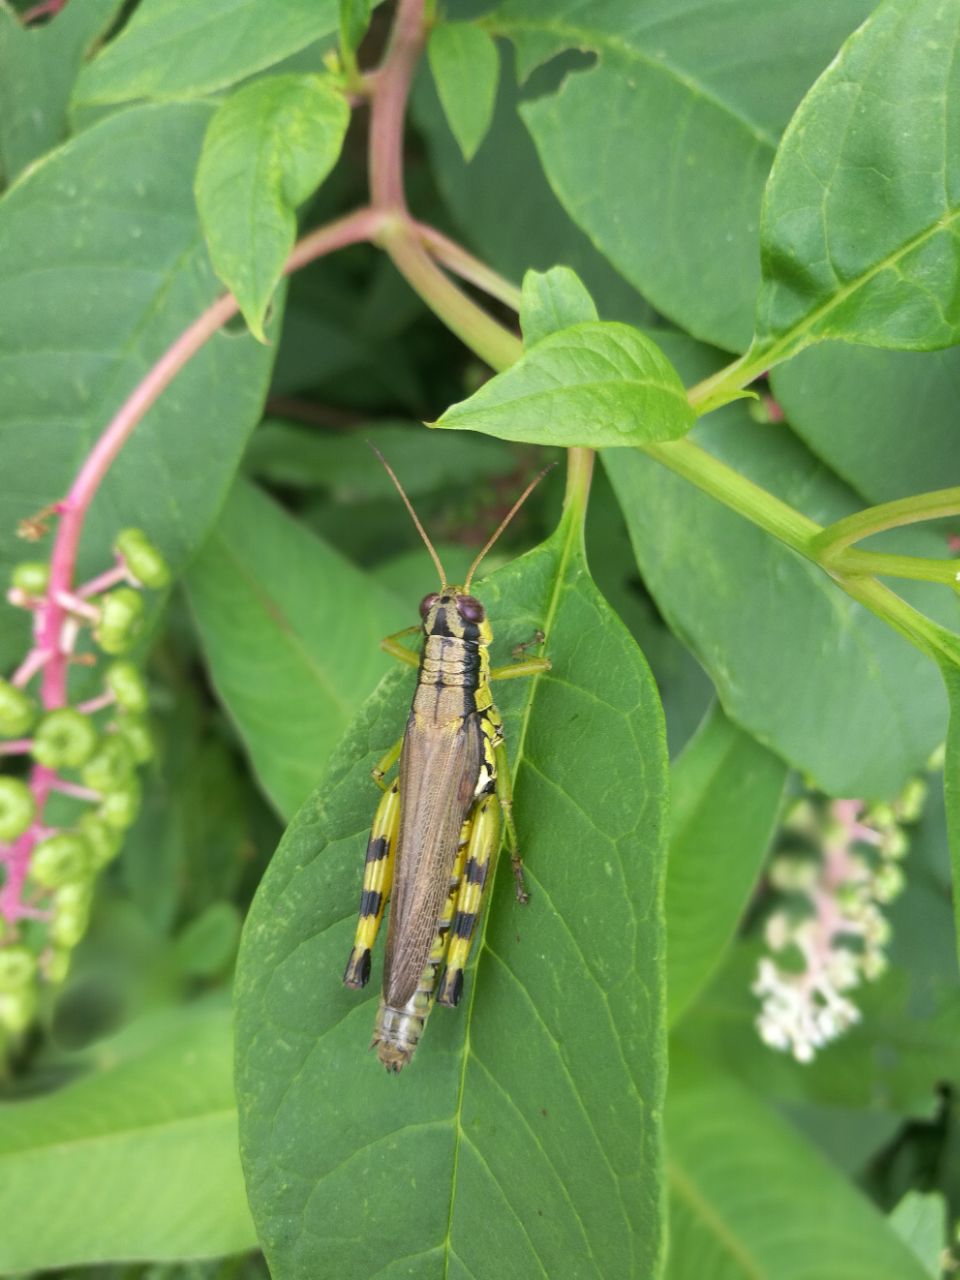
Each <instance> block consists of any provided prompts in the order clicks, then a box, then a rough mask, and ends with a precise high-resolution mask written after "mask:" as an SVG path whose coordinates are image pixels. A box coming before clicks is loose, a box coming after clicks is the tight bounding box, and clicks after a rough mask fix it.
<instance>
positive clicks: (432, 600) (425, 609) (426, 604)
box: [420, 591, 440, 622]
mask: <svg viewBox="0 0 960 1280" xmlns="http://www.w3.org/2000/svg"><path fill="white" fill-rule="evenodd" d="M439 599H440V596H439V595H438V594H437V592H436V591H431V592H430V594H429V595H428V596H424V597H423V599H422V600H421V601H420V617H421V618H422V619H423V620H424V622H426V620H427V614H428V613H429V612H430V610H431V609H432V608H433V606H434V605H435V604H436V603H437V601H438V600H439Z"/></svg>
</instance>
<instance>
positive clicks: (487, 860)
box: [437, 793, 500, 1008]
mask: <svg viewBox="0 0 960 1280" xmlns="http://www.w3.org/2000/svg"><path fill="white" fill-rule="evenodd" d="M469 826H470V837H469V842H468V844H467V858H466V863H465V865H464V868H463V874H462V876H461V878H460V889H459V892H458V894H457V910H456V915H455V916H454V918H453V928H452V930H451V935H450V945H449V947H448V948H447V967H446V970H445V971H444V975H443V980H442V981H441V983H440V990H439V991H438V993H437V1004H443V1005H447V1006H448V1007H450V1008H452V1007H454V1006H455V1005H458V1004H459V1003H460V997H461V995H462V994H463V971H464V968H465V967H466V963H467V958H468V957H469V955H470V945H471V943H472V942H473V935H474V931H475V930H476V927H477V920H478V919H479V918H480V912H481V910H482V908H483V894H484V889H485V887H486V884H487V879H488V876H489V872H490V868H491V866H492V865H493V859H494V858H495V857H496V853H497V850H498V849H499V848H500V803H499V801H498V800H497V797H496V796H495V795H493V794H490V793H488V794H487V795H485V796H481V797H480V799H479V800H478V801H477V802H476V805H475V806H474V809H473V813H472V816H471V818H470V822H469Z"/></svg>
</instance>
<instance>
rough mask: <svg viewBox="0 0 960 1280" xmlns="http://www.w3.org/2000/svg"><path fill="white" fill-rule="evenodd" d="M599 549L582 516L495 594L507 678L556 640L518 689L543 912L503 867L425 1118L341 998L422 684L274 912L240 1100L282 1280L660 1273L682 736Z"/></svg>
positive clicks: (337, 778) (301, 839)
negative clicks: (405, 732)
mask: <svg viewBox="0 0 960 1280" xmlns="http://www.w3.org/2000/svg"><path fill="white" fill-rule="evenodd" d="M578 540H579V537H578V530H577V529H576V528H575V526H574V522H573V520H571V519H570V518H568V519H567V521H566V522H565V524H563V525H561V528H560V530H559V531H558V533H557V535H555V536H554V537H553V538H551V539H550V541H548V542H547V543H545V544H544V545H543V546H542V547H539V548H538V549H536V550H535V551H532V552H530V553H529V554H528V555H526V556H524V557H523V558H522V559H520V560H515V561H513V562H512V563H511V564H509V565H508V566H506V567H505V568H504V569H502V570H500V571H498V572H497V573H496V574H494V575H493V576H492V577H491V578H489V579H488V580H487V581H486V582H485V583H484V584H483V585H482V586H481V587H480V589H479V595H480V597H481V599H483V600H484V602H485V604H486V606H487V610H488V614H489V616H490V618H491V620H492V624H493V627H494V631H495V633H496V638H495V641H494V649H493V655H494V660H495V661H501V660H504V659H505V658H506V655H508V654H509V653H510V649H511V646H512V645H513V644H515V643H517V642H518V641H521V640H527V639H529V638H530V636H531V634H532V632H533V631H534V630H535V628H536V627H538V626H541V627H543V629H544V631H545V632H546V637H547V639H546V651H547V652H548V653H549V654H550V656H551V658H552V661H553V670H552V672H551V673H550V674H549V675H547V676H542V677H539V678H537V679H536V680H532V681H529V682H528V681H525V680H524V681H521V680H511V681H507V682H504V684H503V686H502V688H501V686H496V693H497V700H498V703H499V704H500V707H501V710H502V712H503V713H504V717H505V730H506V740H507V743H508V746H509V749H510V752H511V759H512V760H513V762H514V764H515V766H516V769H517V790H516V805H515V810H514V813H515V818H516V822H517V827H518V831H519V836H520V844H521V847H522V849H523V852H524V856H525V867H526V871H527V877H528V884H529V887H530V891H531V901H530V904H529V906H527V907H520V906H519V905H517V903H516V901H515V899H514V892H513V881H512V877H511V875H510V866H509V862H508V861H507V859H506V857H504V858H503V859H501V863H500V868H499V872H498V875H497V877H496V881H495V884H494V887H493V894H492V901H491V903H490V910H489V912H488V913H487V916H486V922H485V923H482V924H481V931H482V936H481V937H480V938H478V940H477V942H476V944H475V952H476V953H478V959H477V963H476V966H475V967H474V968H472V970H471V972H470V973H469V974H468V977H467V983H468V985H467V990H466V992H465V996H464V999H463V1002H462V1004H461V1005H460V1008H459V1009H457V1010H456V1011H448V1010H446V1009H436V1010H434V1012H433V1014H432V1016H431V1018H430V1022H429V1023H428V1025H427V1029H426V1034H425V1036H424V1039H423V1042H422V1044H421V1046H420V1048H419V1050H418V1052H417V1056H416V1058H415V1060H414V1062H413V1063H412V1065H411V1066H410V1067H409V1068H408V1069H407V1070H406V1071H405V1072H404V1075H403V1078H402V1079H401V1080H400V1082H399V1084H400V1090H401V1092H402V1099H400V1100H399V1101H398V1099H399V1094H398V1090H397V1083H398V1082H397V1081H396V1080H395V1079H390V1078H388V1077H387V1075H386V1073H385V1072H384V1071H383V1068H382V1067H381V1066H380V1064H379V1063H378V1062H377V1061H376V1060H375V1059H374V1058H373V1057H372V1055H370V1054H368V1053H367V1048H366V1046H367V1044H368V1042H369V1036H370V1030H371V1026H372V1022H373V1016H374V1009H375V1006H376V1000H375V998H367V999H363V998H360V997H358V996H357V994H356V993H352V992H348V991H345V990H344V989H343V988H342V987H341V985H340V975H341V972H342V969H343V964H344V960H345V957H346V955H347V953H348V951H349V948H350V942H351V939H352V936H353V930H354V923H355V915H354V912H355V910H356V904H357V898H358V892H359V885H360V877H361V869H362V863H363V850H364V846H365V841H366V839H367V834H368V831H369V826H370V821H371V817H372V814H373V811H374V808H375V806H376V800H377V792H376V789H375V788H374V787H373V786H372V784H371V782H370V779H369V769H370V767H371V765H372V764H373V763H374V761H375V759H376V758H377V756H378V755H380V754H382V752H383V750H384V749H385V747H386V746H387V745H389V743H390V742H391V741H392V740H393V739H395V737H396V736H397V734H398V733H399V731H400V729H401V727H402V725H403V724H404V722H405V720H406V717H407V714H408V712H407V708H408V707H409V699H410V694H411V685H412V675H411V673H409V672H405V673H398V675H397V678H396V679H390V680H388V681H387V682H385V683H384V685H382V686H381V688H380V690H379V691H378V693H377V694H376V695H375V696H374V698H373V699H371V701H370V702H369V703H368V705H367V707H366V709H365V710H364V712H363V713H362V714H361V716H360V718H359V719H358V721H357V722H356V724H355V725H354V727H353V729H352V731H351V733H350V734H349V735H348V737H347V739H346V740H345V741H344V743H343V744H342V746H341V749H340V751H339V752H338V754H337V756H336V759H335V761H334V764H333V767H332V769H331V771H330V772H329V773H328V775H327V778H326V779H325V781H324V782H323V783H322V784H321V787H320V789H319V790H318V792H317V793H316V795H315V796H314V798H313V799H312V800H310V801H308V802H307V804H306V805H305V806H304V807H303V809H302V810H301V811H300V814H299V815H298V817H297V819H296V820H295V822H294V823H293V825H292V826H291V827H290V829H289V830H288V832H287V834H286V836H285V837H284V841H283V843H282V844H281V847H280V849H279V851H278V853H277V855H276V856H275V858H274V860H273V862H272V864H271V867H270V870H269V872H268V873H267V876H266V878H265V880H264V882H263V884H262V885H261V888H260V891H259V893H258V895H257V898H256V900H255V902H254V905H253V909H252V912H251V915H250V917H249V919H248V921H247V925H246V928H245V930H244V937H243V942H242V944H241V954H240V962H239V970H238V979H237V992H236V994H237V1015H238V1049H239V1055H238V1076H237V1080H238V1098H239V1100H240V1108H241V1115H242V1120H241V1130H242V1138H241V1148H242V1155H243V1159H244V1164H245V1166H246V1171H247V1176H248V1186H249V1188H250V1195H251V1202H252V1206H253V1212H254V1215H255V1218H256V1220H257V1223H258V1226H259V1231H260V1237H261V1241H262V1243H263V1246H264V1249H265V1252H266V1254H267V1259H268V1262H269V1264H270V1268H271V1273H272V1274H273V1275H274V1276H275V1277H276V1280H294V1278H299V1277H303V1278H304V1280H306V1278H307V1277H309V1278H310V1280H313V1277H315V1276H316V1259H317V1257H318V1256H322V1257H323V1258H324V1266H325V1268H326V1270H327V1271H328V1272H329V1274H330V1275H343V1276H347V1275H350V1276H354V1275H355V1276H371V1275H374V1274H376V1273H377V1272H378V1271H381V1272H382V1273H383V1274H393V1275H398V1276H399V1275H401V1274H403V1273H404V1272H405V1273H407V1274H415V1275H416V1276H417V1277H418V1280H430V1278H431V1277H438V1278H439V1277H440V1276H442V1275H445V1274H449V1275H465V1274H467V1273H470V1274H472V1275H474V1276H476V1277H478V1280H479V1278H480V1277H497V1278H498V1280H500V1278H501V1277H503V1276H504V1274H505V1272H504V1267H505V1265H508V1267H509V1273H510V1274H511V1275H516V1276H524V1277H526V1276H543V1275H549V1276H551V1277H557V1280H560V1278H561V1277H566V1276H573V1275H577V1276H578V1277H580V1278H581V1280H586V1278H587V1277H597V1278H600V1277H609V1276H615V1275H624V1276H626V1275H631V1276H650V1275H654V1274H655V1273H656V1272H657V1270H658V1265H657V1263H658V1259H659V1256H660V1252H661V1240H662V1237H661V1230H660V1225H659V1216H660V1205H661V1198H660V1148H659V1142H660V1133H659V1123H658V1116H659V1113H660V1108H661V1105H662V1090H663V1072H664V1066H665V1063H664V1053H663V1038H662V1036H663V1025H662V1019H663V980H662V970H661V966H662V956H663V933H662V928H663V926H662V920H661V914H660V906H659V886H660V885H661V881H662V873H663V858H664V850H663V837H664V831H663V822H664V816H665V815H664V799H665V793H666V763H665V750H664V740H663V726H662V718H661V713H660V707H659V702H658V700H657V695H656V690H655V687H654V684H653V681H652V679H651V677H650V673H649V670H648V669H647V666H646V663H645V662H644V661H643V658H642V656H641V655H640V652H639V650H638V649H637V648H636V646H635V645H634V643H633V641H632V640H631V639H630V637H629V636H628V634H627V633H626V631H625V630H624V628H623V627H622V625H621V624H620V622H619V621H618V620H617V619H616V617H615V616H614V615H613V614H612V613H611V612H610V610H609V609H608V607H607V606H606V605H605V603H604V601H603V600H602V599H601V598H600V596H599V595H598V594H597V592H596V590H595V589H594V587H593V586H592V584H591V582H590V579H589V577H588V575H587V573H586V571H585V567H584V564H583V560H582V558H581V555H580V553H579V550H578V547H577V545H576V544H577V542H578ZM585 637H589V643H585V641H584V638H585ZM382 945H383V943H382V939H381V943H380V947H379V950H380V951H381V953H382ZM371 985H376V984H375V983H374V984H371ZM398 1171H402V1173H401V1174H400V1176H398ZM505 1260H508V1262H507V1263H506V1264H505Z"/></svg>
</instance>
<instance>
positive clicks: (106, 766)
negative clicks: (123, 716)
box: [82, 734, 134, 795]
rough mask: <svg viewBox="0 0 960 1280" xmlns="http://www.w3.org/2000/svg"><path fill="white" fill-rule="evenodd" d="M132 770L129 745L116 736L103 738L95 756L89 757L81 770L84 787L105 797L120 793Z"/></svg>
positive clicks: (132, 762)
mask: <svg viewBox="0 0 960 1280" xmlns="http://www.w3.org/2000/svg"><path fill="white" fill-rule="evenodd" d="M133 770H134V759H133V752H132V751H131V749H130V745H129V743H128V742H127V741H126V740H125V739H124V738H121V737H119V736H118V735H117V734H114V735H112V736H111V737H109V738H105V739H104V740H103V742H101V744H100V748H99V750H98V751H97V753H96V755H94V756H91V758H90V760H88V762H87V763H86V765H85V766H84V769H83V775H82V776H83V781H84V785H85V786H88V787H92V788H93V790H94V791H100V792H102V793H103V794H104V795H106V794H107V793H108V792H110V791H122V790H123V788H124V787H125V786H126V785H127V782H128V780H129V778H130V775H131V774H132V773H133Z"/></svg>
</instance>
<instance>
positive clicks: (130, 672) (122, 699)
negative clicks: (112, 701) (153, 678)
mask: <svg viewBox="0 0 960 1280" xmlns="http://www.w3.org/2000/svg"><path fill="white" fill-rule="evenodd" d="M104 681H105V683H106V686H107V688H108V689H109V690H110V692H111V693H112V694H113V696H114V697H115V698H116V700H117V706H119V707H123V709H124V711H146V709H147V707H148V705H149V703H150V699H149V697H148V696H147V686H146V684H145V683H144V679H143V676H142V675H141V674H140V672H139V670H138V669H137V668H136V667H135V666H134V665H133V663H132V662H111V664H110V666H109V667H107V673H106V675H105V676H104Z"/></svg>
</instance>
